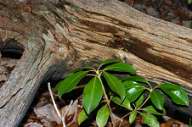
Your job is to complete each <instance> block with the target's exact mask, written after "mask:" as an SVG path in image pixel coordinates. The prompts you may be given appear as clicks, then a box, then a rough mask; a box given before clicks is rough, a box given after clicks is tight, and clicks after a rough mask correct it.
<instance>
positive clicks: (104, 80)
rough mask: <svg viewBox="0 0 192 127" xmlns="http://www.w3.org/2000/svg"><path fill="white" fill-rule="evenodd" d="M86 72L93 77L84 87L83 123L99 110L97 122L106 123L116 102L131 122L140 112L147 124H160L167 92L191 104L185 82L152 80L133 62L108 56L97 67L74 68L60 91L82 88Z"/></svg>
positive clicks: (58, 87)
mask: <svg viewBox="0 0 192 127" xmlns="http://www.w3.org/2000/svg"><path fill="white" fill-rule="evenodd" d="M86 76H91V78H90V80H89V81H88V83H87V84H86V85H84V88H83V94H82V105H83V110H82V111H81V112H80V113H79V116H78V123H79V124H81V123H82V122H84V121H85V120H86V119H87V118H88V117H89V115H90V114H91V113H92V112H93V111H95V110H97V114H96V123H97V125H98V126H99V127H104V126H105V125H106V123H107V121H108V119H109V117H110V114H112V112H113V110H112V108H111V104H112V103H113V104H115V105H117V107H118V106H120V107H122V108H125V109H126V110H127V113H126V114H124V116H123V117H122V119H124V118H125V117H129V123H130V124H132V123H133V122H134V121H135V119H136V117H137V115H140V116H142V118H143V123H144V124H147V125H148V126H150V127H159V122H158V120H157V118H156V115H163V114H164V113H165V109H164V103H165V100H164V96H168V97H169V98H170V99H171V100H172V101H173V102H174V103H175V104H178V105H186V106H187V105H189V100H188V95H187V93H186V92H185V91H184V90H183V88H182V87H181V86H179V85H175V84H173V83H169V82H165V83H160V84H155V83H151V82H150V81H148V80H146V79H145V78H143V77H141V76H138V75H137V74H136V69H135V68H134V67H133V66H132V65H130V64H126V63H123V62H122V61H120V60H105V61H103V62H102V63H101V64H100V65H98V66H97V67H95V68H94V67H93V68H91V67H88V68H82V69H77V70H75V71H73V72H71V73H70V74H68V75H67V76H66V78H65V79H64V80H62V81H60V82H59V83H58V84H57V85H56V87H55V90H56V91H57V94H58V95H59V96H60V97H61V96H62V95H64V94H66V93H69V92H71V91H72V90H74V89H75V88H82V87H80V86H77V85H78V84H79V82H80V81H81V80H82V79H83V78H85V77H86ZM98 108H99V109H98Z"/></svg>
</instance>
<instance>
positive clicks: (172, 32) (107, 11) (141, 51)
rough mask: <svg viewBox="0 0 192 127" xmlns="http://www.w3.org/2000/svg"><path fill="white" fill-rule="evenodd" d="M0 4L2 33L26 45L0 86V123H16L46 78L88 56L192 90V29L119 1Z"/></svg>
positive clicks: (6, 0)
mask: <svg viewBox="0 0 192 127" xmlns="http://www.w3.org/2000/svg"><path fill="white" fill-rule="evenodd" d="M0 8H1V9H0V30H1V31H0V32H1V34H0V38H2V41H4V40H6V39H7V38H14V39H16V40H17V42H18V43H20V45H23V47H24V50H25V51H24V53H23V56H22V57H21V59H19V60H18V62H17V65H16V67H15V68H14V69H13V70H12V72H11V73H10V76H9V78H8V80H7V81H6V82H5V83H4V84H3V85H2V87H0V126H4V127H15V126H18V125H19V123H20V122H21V120H22V119H23V117H24V116H25V113H26V112H27V109H28V108H29V106H30V104H31V102H32V100H33V98H34V96H35V93H36V91H37V90H38V88H39V86H40V84H42V82H44V80H46V79H47V78H50V77H51V76H53V75H52V74H55V72H57V71H59V72H60V71H61V72H64V73H65V72H67V71H68V70H71V69H73V68H75V67H79V66H80V65H81V63H83V62H85V61H91V60H100V59H106V58H111V57H119V58H121V59H123V60H124V61H125V62H128V63H131V64H133V65H134V66H135V67H136V68H137V69H138V74H139V75H142V76H144V77H146V78H147V79H149V80H152V81H156V82H160V81H170V82H175V83H178V84H181V85H182V86H184V87H185V88H186V90H188V92H189V94H191V90H192V83H191V82H192V30H191V29H188V28H185V27H182V26H179V25H176V24H172V23H169V22H166V21H163V20H160V19H157V18H154V17H151V16H148V15H146V14H143V13H141V12H139V11H137V10H135V9H133V8H131V7H130V6H128V5H125V4H124V3H121V2H119V1H116V0H97V1H95V0H91V1H90V0H65V1H62V0H61V1H56V0H55V1H52V2H49V1H46V0H45V1H43V2H39V1H38V0H33V1H30V2H25V1H24V2H21V1H20V2H19V1H12V0H2V1H1V2H0ZM0 43H1V42H0ZM0 60H2V59H0ZM60 76H61V75H60ZM189 110H190V111H192V110H191V109H190V108H189V109H188V110H187V111H189ZM190 114H191V113H190ZM191 116H192V115H191Z"/></svg>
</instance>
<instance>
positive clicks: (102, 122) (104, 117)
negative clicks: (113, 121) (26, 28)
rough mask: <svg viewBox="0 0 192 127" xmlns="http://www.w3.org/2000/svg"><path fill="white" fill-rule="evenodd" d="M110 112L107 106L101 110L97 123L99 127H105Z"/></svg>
mask: <svg viewBox="0 0 192 127" xmlns="http://www.w3.org/2000/svg"><path fill="white" fill-rule="evenodd" d="M109 115H110V110H109V108H108V106H107V105H104V106H103V107H102V108H100V109H99V111H98V112H97V116H96V123H97V125H98V127H104V126H105V125H106V124H107V121H108V119H109Z"/></svg>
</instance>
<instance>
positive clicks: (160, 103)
mask: <svg viewBox="0 0 192 127" xmlns="http://www.w3.org/2000/svg"><path fill="white" fill-rule="evenodd" d="M150 99H151V102H152V103H153V105H154V106H155V107H156V108H157V109H159V110H163V109H164V103H165V99H164V96H163V95H161V94H160V93H159V92H158V91H153V92H151V98H150Z"/></svg>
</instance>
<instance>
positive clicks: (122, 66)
mask: <svg viewBox="0 0 192 127" xmlns="http://www.w3.org/2000/svg"><path fill="white" fill-rule="evenodd" d="M104 70H105V71H116V72H127V73H130V74H136V69H135V68H134V67H133V65H130V64H126V63H115V64H112V65H109V66H106V67H105V68H104Z"/></svg>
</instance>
